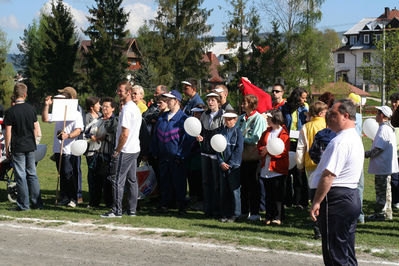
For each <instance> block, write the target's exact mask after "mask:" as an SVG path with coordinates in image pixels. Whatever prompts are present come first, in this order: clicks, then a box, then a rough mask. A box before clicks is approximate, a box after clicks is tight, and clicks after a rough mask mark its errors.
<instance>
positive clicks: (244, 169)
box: [240, 161, 260, 215]
mask: <svg viewBox="0 0 399 266" xmlns="http://www.w3.org/2000/svg"><path fill="white" fill-rule="evenodd" d="M257 167H258V161H253V162H252V161H251V162H244V161H243V162H242V163H241V170H240V180H241V213H242V214H247V213H249V212H251V215H258V214H259V204H260V183H259V178H258V177H257V176H256V170H257Z"/></svg>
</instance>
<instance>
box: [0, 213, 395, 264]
mask: <svg viewBox="0 0 399 266" xmlns="http://www.w3.org/2000/svg"><path fill="white" fill-rule="evenodd" d="M0 218H8V219H12V220H16V221H29V222H37V223H64V224H66V225H71V226H77V227H104V228H107V229H110V230H122V231H123V230H126V231H152V232H157V233H167V232H169V233H186V232H188V231H184V230H175V229H165V228H143V227H127V226H114V225H110V224H93V223H78V222H71V221H65V220H45V219H38V218H18V217H12V216H6V215H0ZM0 227H11V228H16V229H30V230H37V231H48V232H57V233H63V234H68V233H71V234H75V235H86V236H105V234H100V233H89V232H79V231H74V230H66V229H58V228H43V227H37V226H23V225H15V224H8V223H4V221H0ZM106 236H108V237H113V238H122V239H130V240H142V241H147V242H153V243H158V244H176V245H190V246H195V247H200V248H223V249H225V250H226V251H230V252H239V251H240V250H245V251H255V252H274V253H277V254H286V255H295V256H302V257H308V258H316V259H322V257H321V256H319V255H314V254H307V253H299V252H292V251H284V250H274V249H268V248H259V247H244V246H237V247H236V246H229V245H216V244H211V243H199V242H184V241H177V240H161V239H152V238H144V237H133V236H126V235H106ZM259 239H260V240H263V241H276V242H288V241H284V240H280V241H278V240H268V239H262V238H259ZM301 243H302V244H307V245H309V246H311V245H314V246H316V245H317V244H315V243H311V242H305V241H301ZM375 250H377V249H373V250H372V251H373V252H377V251H375ZM378 251H380V250H378ZM358 262H361V263H374V264H381V265H397V266H399V263H397V262H390V261H370V260H361V259H360V260H358Z"/></svg>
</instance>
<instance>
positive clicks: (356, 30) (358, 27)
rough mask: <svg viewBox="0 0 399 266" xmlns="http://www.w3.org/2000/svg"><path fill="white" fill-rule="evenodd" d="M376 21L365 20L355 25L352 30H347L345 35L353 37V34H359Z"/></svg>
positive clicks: (373, 19)
mask: <svg viewBox="0 0 399 266" xmlns="http://www.w3.org/2000/svg"><path fill="white" fill-rule="evenodd" d="M373 21H375V18H363V19H362V20H360V21H359V22H358V23H357V24H355V25H354V26H353V27H352V28H350V29H349V30H347V31H346V32H345V33H344V35H352V34H358V33H359V32H360V31H361V30H362V29H363V28H364V26H365V25H366V24H369V23H370V22H373Z"/></svg>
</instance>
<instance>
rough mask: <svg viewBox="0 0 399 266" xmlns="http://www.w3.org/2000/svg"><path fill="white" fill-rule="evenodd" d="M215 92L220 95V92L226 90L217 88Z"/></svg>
mask: <svg viewBox="0 0 399 266" xmlns="http://www.w3.org/2000/svg"><path fill="white" fill-rule="evenodd" d="M214 91H215V92H219V93H220V92H224V89H222V88H216V89H214Z"/></svg>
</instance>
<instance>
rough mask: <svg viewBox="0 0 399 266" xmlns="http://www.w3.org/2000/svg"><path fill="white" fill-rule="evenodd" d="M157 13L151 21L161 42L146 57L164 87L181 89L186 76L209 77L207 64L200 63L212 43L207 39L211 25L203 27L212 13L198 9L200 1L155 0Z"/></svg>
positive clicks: (201, 0)
mask: <svg viewBox="0 0 399 266" xmlns="http://www.w3.org/2000/svg"><path fill="white" fill-rule="evenodd" d="M157 3H158V12H157V16H156V17H155V19H154V20H152V21H150V23H151V25H152V26H153V27H154V30H155V31H156V32H158V34H159V36H160V39H156V40H159V43H158V45H157V46H158V47H156V49H151V50H150V51H148V52H149V54H150V55H149V57H150V58H152V60H153V58H154V54H157V55H158V58H157V61H156V62H154V61H152V63H153V65H154V66H155V67H156V68H157V70H158V73H159V77H160V81H161V82H162V83H163V84H165V85H171V86H180V82H181V81H182V80H184V79H185V78H187V77H194V78H197V79H202V78H204V77H207V76H208V69H207V65H206V64H205V63H203V62H201V60H202V57H203V54H204V53H205V50H206V49H205V48H206V47H207V46H208V45H210V44H211V42H212V38H210V37H207V36H206V34H207V33H209V31H210V29H211V26H210V25H207V24H206V21H207V18H208V17H209V15H210V14H211V10H206V9H205V8H200V6H201V5H202V4H203V0H157Z"/></svg>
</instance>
